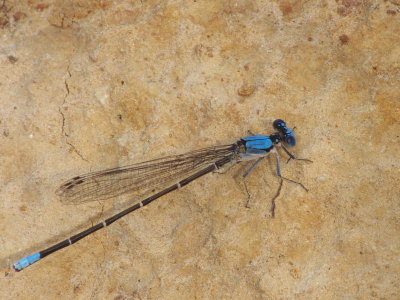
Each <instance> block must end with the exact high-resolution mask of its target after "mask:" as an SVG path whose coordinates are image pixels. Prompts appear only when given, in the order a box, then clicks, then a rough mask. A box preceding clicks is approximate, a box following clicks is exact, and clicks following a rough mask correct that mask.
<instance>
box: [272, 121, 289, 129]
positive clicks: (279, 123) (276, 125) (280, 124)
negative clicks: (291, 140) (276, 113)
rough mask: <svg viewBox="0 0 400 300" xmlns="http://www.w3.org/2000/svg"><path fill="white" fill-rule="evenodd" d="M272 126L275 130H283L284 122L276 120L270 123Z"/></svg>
mask: <svg viewBox="0 0 400 300" xmlns="http://www.w3.org/2000/svg"><path fill="white" fill-rule="evenodd" d="M272 125H273V126H274V128H275V129H276V130H280V129H281V128H283V127H285V126H286V124H285V121H283V120H281V119H276V120H275V121H274V123H272Z"/></svg>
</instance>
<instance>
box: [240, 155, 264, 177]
mask: <svg viewBox="0 0 400 300" xmlns="http://www.w3.org/2000/svg"><path fill="white" fill-rule="evenodd" d="M263 158H264V156H263V157H260V158H258V159H257V160H256V161H255V162H254V163H253V164H252V165H251V166H250V168H248V169H247V170H246V172H244V174H243V178H246V176H247V175H249V174H250V172H251V171H253V169H254V168H255V167H256V166H257V165H258V164H259V163H260V162H261V160H262V159H263Z"/></svg>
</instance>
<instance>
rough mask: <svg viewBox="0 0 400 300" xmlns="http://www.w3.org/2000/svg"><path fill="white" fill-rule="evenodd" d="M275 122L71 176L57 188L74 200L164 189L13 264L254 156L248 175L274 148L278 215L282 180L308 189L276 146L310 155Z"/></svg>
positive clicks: (19, 266)
mask: <svg viewBox="0 0 400 300" xmlns="http://www.w3.org/2000/svg"><path fill="white" fill-rule="evenodd" d="M273 127H274V128H275V130H276V132H275V133H273V134H271V135H269V136H266V135H252V136H248V137H245V138H243V139H240V140H239V141H237V142H236V143H234V144H230V145H224V146H216V147H210V148H204V149H200V150H196V151H192V152H189V153H186V154H181V155H175V156H168V157H164V158H161V159H155V160H151V161H147V162H143V163H138V164H133V165H129V166H125V167H119V168H115V169H109V170H104V171H100V172H95V173H89V174H86V175H82V176H77V177H74V178H72V179H71V180H68V181H67V182H65V183H64V184H62V185H61V186H60V187H59V188H58V189H57V191H56V194H57V195H59V196H60V197H61V198H62V199H63V200H64V201H67V202H74V203H76V202H87V201H94V200H100V199H107V198H112V197H116V196H119V195H122V194H127V193H131V192H137V191H140V190H143V191H144V190H147V189H151V190H160V191H159V192H157V193H155V194H153V195H152V196H150V197H148V198H146V199H144V200H142V201H140V202H139V203H136V204H135V205H133V206H131V207H129V208H127V209H125V210H123V211H121V212H120V213H117V214H115V215H114V216H112V217H110V218H108V219H106V220H104V221H103V222H101V223H99V224H97V225H95V226H92V227H90V228H88V229H86V230H84V231H82V232H80V233H78V234H76V235H74V236H71V237H70V238H68V239H66V240H64V241H62V242H60V243H58V244H55V245H53V246H51V247H49V248H47V249H45V250H42V251H40V252H37V253H35V254H32V255H28V256H26V257H24V258H23V259H21V260H19V261H18V262H16V263H15V264H14V265H13V267H14V269H15V270H16V271H21V270H22V269H24V268H26V267H28V266H29V265H31V264H33V263H34V262H36V261H38V260H40V259H41V258H43V257H46V256H47V255H49V254H51V253H54V252H56V251H58V250H60V249H62V248H65V247H67V246H70V245H72V244H74V243H76V242H77V241H79V240H80V239H82V238H84V237H86V236H88V235H90V234H92V233H94V232H95V231H97V230H99V229H101V228H103V227H106V226H108V225H110V224H112V223H113V222H115V221H117V220H118V219H120V218H122V217H124V216H125V215H127V214H129V213H131V212H132V211H134V210H137V209H139V208H141V207H143V206H146V205H147V204H149V203H151V202H153V201H154V200H156V199H158V198H160V197H161V196H163V195H166V194H168V193H169V192H172V191H174V190H176V189H179V188H182V187H183V186H185V185H187V184H188V183H190V182H192V181H193V180H195V179H197V178H199V177H201V176H203V175H205V174H207V173H210V172H213V171H217V170H218V169H220V168H222V167H224V166H227V165H230V164H234V163H239V162H242V161H251V160H253V161H255V162H254V163H253V164H252V165H251V166H250V168H249V169H248V170H247V171H246V172H245V173H244V174H243V176H244V177H246V176H247V175H248V174H249V173H250V171H251V170H253V169H254V167H255V166H256V165H257V164H258V163H259V162H260V161H261V160H262V159H263V158H264V157H266V156H267V155H268V154H269V153H274V154H275V159H276V171H277V175H278V176H279V177H280V184H279V188H278V190H277V192H276V194H275V196H274V197H273V198H272V204H271V215H272V217H274V216H275V199H276V198H277V197H278V196H279V194H280V191H281V188H282V184H283V180H288V181H291V182H294V183H296V184H299V185H300V186H301V187H302V188H303V189H305V190H306V191H307V189H306V188H305V187H304V186H303V185H302V184H301V183H299V182H296V181H293V180H291V179H288V178H285V177H283V176H282V175H281V171H280V165H279V156H278V152H277V151H276V146H280V147H282V149H283V150H284V151H285V152H286V153H287V155H288V156H289V160H290V159H297V160H307V159H299V158H296V157H295V156H294V155H293V154H291V153H290V152H289V151H288V150H287V149H286V147H285V146H287V147H293V146H295V144H296V139H295V135H294V133H293V131H292V130H290V129H289V128H288V127H287V126H286V123H285V122H284V121H283V120H280V119H278V120H275V121H274V122H273Z"/></svg>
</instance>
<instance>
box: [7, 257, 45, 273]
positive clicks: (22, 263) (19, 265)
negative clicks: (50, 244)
mask: <svg viewBox="0 0 400 300" xmlns="http://www.w3.org/2000/svg"><path fill="white" fill-rule="evenodd" d="M39 259H40V253H35V254H32V255H28V256H26V257H24V258H23V259H20V260H19V261H17V262H16V263H15V264H14V265H13V267H14V270H15V271H21V270H23V269H25V268H26V267H28V266H29V265H31V264H33V263H34V262H37V261H38V260H39Z"/></svg>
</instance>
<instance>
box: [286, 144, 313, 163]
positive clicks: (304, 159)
mask: <svg viewBox="0 0 400 300" xmlns="http://www.w3.org/2000/svg"><path fill="white" fill-rule="evenodd" d="M281 147H282V149H283V150H284V151H285V152H286V154H287V155H289V159H288V160H287V162H286V163H288V162H289V161H290V160H291V159H294V160H302V161H308V162H311V163H312V162H313V161H312V160H310V159H307V158H297V157H296V156H295V155H294V154H292V153H290V152H289V150H288V149H286V147H285V146H283V145H281Z"/></svg>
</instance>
